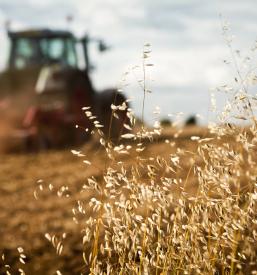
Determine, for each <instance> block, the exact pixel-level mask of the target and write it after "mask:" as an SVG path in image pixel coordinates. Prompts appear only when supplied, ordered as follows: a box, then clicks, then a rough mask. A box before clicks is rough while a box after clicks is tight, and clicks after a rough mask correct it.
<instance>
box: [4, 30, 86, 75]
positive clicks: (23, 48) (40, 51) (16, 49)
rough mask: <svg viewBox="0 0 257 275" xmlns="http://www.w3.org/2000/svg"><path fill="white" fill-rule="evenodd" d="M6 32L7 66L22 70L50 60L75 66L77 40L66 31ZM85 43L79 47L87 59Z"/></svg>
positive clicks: (45, 64) (50, 63)
mask: <svg viewBox="0 0 257 275" xmlns="http://www.w3.org/2000/svg"><path fill="white" fill-rule="evenodd" d="M8 36H9V39H10V42H11V47H10V56H9V61H8V67H9V69H15V70H22V69H26V68H30V67H42V66H48V65H52V64H59V65H61V66H64V67H70V68H77V67H78V54H77V51H76V50H77V43H78V41H79V40H77V39H76V38H75V37H74V36H73V34H72V33H70V32H68V31H52V30H48V29H43V30H26V31H19V32H8ZM80 42H81V43H83V44H85V43H86V44H87V39H85V38H83V39H82V40H80ZM86 44H85V45H83V50H84V51H85V52H84V56H85V57H86V59H88V58H87V56H88V54H87V45H86ZM86 61H88V60H86ZM87 65H88V64H86V66H87Z"/></svg>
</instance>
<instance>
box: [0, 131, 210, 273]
mask: <svg viewBox="0 0 257 275" xmlns="http://www.w3.org/2000/svg"><path fill="white" fill-rule="evenodd" d="M192 135H200V136H206V135H207V130H206V129H204V128H197V127H192V128H188V129H187V130H185V131H184V133H182V134H181V136H180V137H178V138H174V135H173V133H172V131H168V132H167V134H166V136H163V137H161V139H160V140H159V141H156V142H153V143H151V144H149V146H148V149H147V150H146V152H145V153H144V154H145V156H147V155H149V154H152V155H154V156H156V155H161V156H167V157H168V156H169V154H171V153H172V151H174V150H175V149H173V148H171V147H167V144H165V142H164V140H165V139H167V138H168V139H169V140H172V141H174V142H176V146H175V147H174V148H177V147H180V148H182V149H184V150H192V151H194V150H195V149H196V142H194V141H192V140H191V139H190V136H192ZM167 148H170V149H168V150H167ZM82 150H83V152H84V153H85V154H86V155H87V156H88V157H89V159H90V161H91V162H92V163H93V164H94V166H93V165H92V166H87V165H85V164H84V163H83V161H82V160H83V158H79V157H77V156H74V155H73V154H72V153H71V152H70V149H67V150H63V151H51V152H44V153H39V154H9V155H1V156H0V208H1V211H0V255H2V254H4V256H3V257H2V259H0V273H1V274H2V273H4V272H5V271H6V270H9V271H10V272H11V273H12V274H16V273H17V269H18V268H22V269H23V270H24V271H25V272H26V274H54V273H55V272H56V270H58V269H59V270H61V271H62V274H79V273H80V272H81V271H82V270H83V259H82V253H81V251H82V250H83V247H82V241H81V230H82V227H83V221H81V222H80V223H79V224H76V223H75V222H74V221H73V218H72V217H73V215H72V208H73V207H75V206H76V204H77V200H78V199H79V200H85V201H86V200H87V198H88V197H89V195H90V194H85V193H81V189H82V186H83V184H84V183H85V181H86V178H87V177H88V176H91V175H94V176H95V177H100V176H101V169H103V168H104V166H105V164H106V158H105V157H104V153H103V151H102V150H101V149H100V146H99V144H97V143H96V142H91V143H89V144H87V145H85V146H84V147H83V148H82ZM124 158H128V160H127V161H128V162H133V161H134V160H133V156H128V157H126V156H124ZM184 168H185V169H184V172H183V173H184V174H185V176H187V174H188V171H189V163H187V162H186V161H185V165H184ZM189 173H190V172H189ZM191 183H192V185H191V186H190V184H189V188H192V190H193V186H194V184H193V180H191ZM49 185H50V188H49ZM51 185H52V186H53V187H52V186H51ZM62 186H67V187H68V191H67V190H65V191H64V192H61V187H62ZM41 189H42V190H41ZM51 189H52V190H51ZM58 191H59V193H58ZM57 193H58V194H59V196H58V195H57ZM61 193H62V195H61ZM46 233H49V234H51V235H52V234H55V235H56V236H57V237H58V236H59V237H60V236H62V234H63V233H65V234H66V237H65V239H64V240H63V245H64V249H63V252H62V255H60V256H59V255H56V251H55V249H54V248H53V246H52V245H51V243H50V242H49V241H48V240H47V238H46V237H45V234H46ZM18 247H22V248H23V249H24V254H25V255H26V257H27V258H26V259H25V260H24V261H25V262H26V264H23V263H21V262H20V261H19V257H18V256H19V253H18V250H17V248H18ZM4 265H10V268H9V267H8V266H6V267H5V266H4ZM17 274H19V273H17Z"/></svg>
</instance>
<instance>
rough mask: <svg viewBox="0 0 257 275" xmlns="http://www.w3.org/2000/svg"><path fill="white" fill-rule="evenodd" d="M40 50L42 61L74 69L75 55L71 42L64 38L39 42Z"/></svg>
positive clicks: (75, 63)
mask: <svg viewBox="0 0 257 275" xmlns="http://www.w3.org/2000/svg"><path fill="white" fill-rule="evenodd" d="M40 49H41V52H42V55H43V57H44V60H45V61H46V62H50V63H60V64H63V65H66V66H71V67H76V65H77V60H76V53H75V49H74V47H73V43H72V41H71V40H69V39H66V38H47V39H41V40H40Z"/></svg>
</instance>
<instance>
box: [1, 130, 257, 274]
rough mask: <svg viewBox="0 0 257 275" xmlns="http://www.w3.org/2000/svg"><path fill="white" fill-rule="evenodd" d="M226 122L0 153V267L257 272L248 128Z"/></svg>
mask: <svg viewBox="0 0 257 275" xmlns="http://www.w3.org/2000/svg"><path fill="white" fill-rule="evenodd" d="M223 130H224V132H223V133H222V134H220V133H218V134H217V133H210V131H209V130H208V129H207V128H201V127H197V126H191V127H186V128H183V130H182V131H177V130H174V129H172V128H165V129H164V131H163V133H162V134H161V135H157V136H154V137H153V138H152V139H151V138H150V139H149V140H148V139H142V137H140V141H137V140H136V137H132V136H133V135H132V134H131V135H132V136H128V135H127V136H124V143H123V146H114V145H113V148H111V146H109V149H108V145H106V144H105V143H104V141H103V140H101V141H100V143H99V142H97V141H96V140H93V141H91V142H89V143H88V144H86V145H85V146H84V147H82V148H81V150H80V151H75V150H73V151H72V152H73V153H72V152H71V151H70V150H62V151H49V152H43V153H38V154H9V155H2V156H1V165H0V182H1V185H0V189H1V190H0V191H1V192H0V196H1V198H0V206H1V212H0V230H1V234H0V252H1V257H2V258H1V265H0V266H1V267H0V270H1V274H5V273H6V274H22V273H23V274H24V273H25V274H88V273H90V270H91V273H92V274H101V273H103V274H108V273H109V274H119V273H120V274H198V273H199V274H251V273H252V274H256V273H255V272H256V271H255V270H257V266H256V259H257V258H256V253H257V247H256V237H257V231H256V200H257V197H256V175H257V173H256V129H254V128H252V129H247V130H245V129H241V128H240V129H239V128H236V127H234V126H231V125H230V126H226V127H225V126H224V127H223ZM225 130H226V131H225ZM254 133H255V136H254ZM128 140H129V141H128ZM247 144H248V147H247ZM249 144H252V145H251V146H250V145H249ZM108 154H109V155H108ZM115 154H116V155H115ZM8 272H10V273H8ZM215 272H216V273H215Z"/></svg>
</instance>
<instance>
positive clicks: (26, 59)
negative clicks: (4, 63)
mask: <svg viewBox="0 0 257 275" xmlns="http://www.w3.org/2000/svg"><path fill="white" fill-rule="evenodd" d="M15 57H16V58H15V64H14V65H15V67H16V68H17V69H23V68H24V67H26V66H29V65H33V64H35V63H36V61H37V48H36V45H35V43H34V40H32V39H27V38H20V39H18V40H17V41H16V47H15Z"/></svg>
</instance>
